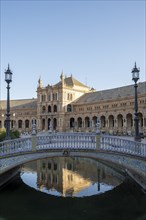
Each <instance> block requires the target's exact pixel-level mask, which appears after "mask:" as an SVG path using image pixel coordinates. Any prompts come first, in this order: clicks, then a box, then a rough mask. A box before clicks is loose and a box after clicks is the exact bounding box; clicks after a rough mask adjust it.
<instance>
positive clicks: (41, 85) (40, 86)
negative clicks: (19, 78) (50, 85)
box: [38, 76, 43, 88]
mask: <svg viewBox="0 0 146 220" xmlns="http://www.w3.org/2000/svg"><path fill="white" fill-rule="evenodd" d="M42 87H43V81H42V80H41V76H40V78H39V80H38V88H42Z"/></svg>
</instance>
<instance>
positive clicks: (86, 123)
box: [85, 117, 90, 128]
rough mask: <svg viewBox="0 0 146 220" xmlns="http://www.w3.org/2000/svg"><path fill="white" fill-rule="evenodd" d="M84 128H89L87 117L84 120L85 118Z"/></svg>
mask: <svg viewBox="0 0 146 220" xmlns="http://www.w3.org/2000/svg"><path fill="white" fill-rule="evenodd" d="M85 127H86V128H89V127H90V119H89V117H86V118H85Z"/></svg>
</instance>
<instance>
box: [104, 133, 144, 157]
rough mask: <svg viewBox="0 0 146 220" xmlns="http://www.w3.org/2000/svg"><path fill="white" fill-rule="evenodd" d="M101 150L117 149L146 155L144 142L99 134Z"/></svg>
mask: <svg viewBox="0 0 146 220" xmlns="http://www.w3.org/2000/svg"><path fill="white" fill-rule="evenodd" d="M100 148H101V149H102V150H110V151H117V152H122V153H127V154H132V155H137V156H142V157H146V144H144V143H141V142H137V141H131V140H126V139H122V138H119V137H113V136H107V135H103V136H101V145H100Z"/></svg>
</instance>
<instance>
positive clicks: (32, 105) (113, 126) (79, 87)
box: [0, 73, 146, 135]
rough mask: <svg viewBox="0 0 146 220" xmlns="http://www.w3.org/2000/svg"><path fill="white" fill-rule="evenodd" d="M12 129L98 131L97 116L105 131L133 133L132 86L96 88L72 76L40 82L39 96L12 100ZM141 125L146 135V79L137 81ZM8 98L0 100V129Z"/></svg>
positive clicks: (62, 75)
mask: <svg viewBox="0 0 146 220" xmlns="http://www.w3.org/2000/svg"><path fill="white" fill-rule="evenodd" d="M10 105H11V128H12V129H18V130H19V131H20V132H31V130H32V121H33V119H34V120H35V122H36V125H37V131H42V130H45V131H51V132H52V131H60V132H62V131H68V132H69V131H70V132H73V131H86V132H94V131H96V125H97V119H98V120H100V130H101V132H103V133H109V134H115V135H127V134H128V135H133V134H134V87H133V85H129V86H123V87H119V88H114V89H109V90H103V91H95V90H94V89H93V88H92V89H91V88H90V87H87V86H86V85H84V84H82V83H81V82H79V81H78V80H76V79H75V78H74V77H73V76H72V75H71V76H70V77H65V76H64V74H63V73H62V74H61V76H60V81H59V82H58V83H57V84H55V85H47V86H43V83H42V81H41V79H39V81H38V87H37V98H36V99H26V100H11V102H10ZM138 106H139V110H138V111H139V128H140V132H143V133H144V134H145V135H146V82H141V83H138ZM5 113H6V101H0V128H4V126H5Z"/></svg>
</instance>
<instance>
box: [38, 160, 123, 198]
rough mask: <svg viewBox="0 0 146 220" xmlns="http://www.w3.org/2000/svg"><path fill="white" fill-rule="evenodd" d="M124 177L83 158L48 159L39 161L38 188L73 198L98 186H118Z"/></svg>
mask: <svg viewBox="0 0 146 220" xmlns="http://www.w3.org/2000/svg"><path fill="white" fill-rule="evenodd" d="M120 182H122V176H121V175H120V174H117V172H115V171H114V170H113V169H110V168H109V167H107V166H104V165H103V164H101V163H99V162H97V161H94V160H91V159H83V158H69V157H62V158H47V159H43V160H38V161H37V186H38V188H39V189H43V188H46V189H47V190H50V191H53V190H56V191H58V192H59V193H61V194H62V195H63V196H73V195H75V194H77V193H78V192H80V191H82V190H84V189H86V188H88V187H89V186H90V185H92V184H94V183H98V184H97V191H100V184H107V185H110V186H111V185H112V186H117V185H119V183H120Z"/></svg>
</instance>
